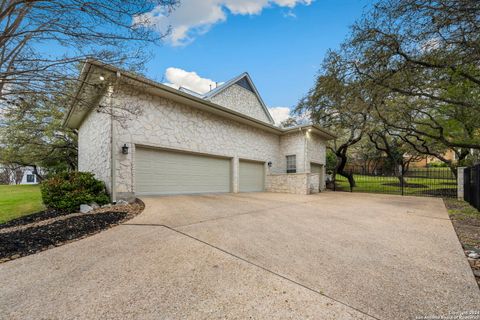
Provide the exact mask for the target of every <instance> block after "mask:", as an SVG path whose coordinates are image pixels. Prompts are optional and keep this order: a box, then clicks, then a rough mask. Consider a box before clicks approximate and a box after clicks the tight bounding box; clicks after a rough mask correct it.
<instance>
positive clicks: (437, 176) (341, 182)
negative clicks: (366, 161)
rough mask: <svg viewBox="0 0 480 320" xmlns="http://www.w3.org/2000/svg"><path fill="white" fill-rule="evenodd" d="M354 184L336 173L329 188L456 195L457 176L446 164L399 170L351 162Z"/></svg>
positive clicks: (353, 190) (403, 193)
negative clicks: (361, 165)
mask: <svg viewBox="0 0 480 320" xmlns="http://www.w3.org/2000/svg"><path fill="white" fill-rule="evenodd" d="M346 171H347V172H348V173H351V174H352V175H353V178H354V181H355V186H354V187H353V188H350V184H349V182H348V180H347V179H346V178H345V177H343V176H341V175H339V174H337V175H336V176H335V178H334V180H335V183H334V184H333V188H334V190H336V191H349V192H369V193H385V194H398V195H407V196H423V197H442V198H443V197H449V198H455V197H457V178H456V177H455V175H454V174H453V172H452V171H451V170H450V169H449V168H445V167H439V168H436V167H433V168H432V167H430V168H411V169H408V170H406V171H405V172H402V170H385V169H374V170H367V169H365V168H364V167H359V166H351V167H349V168H348V169H347V170H346Z"/></svg>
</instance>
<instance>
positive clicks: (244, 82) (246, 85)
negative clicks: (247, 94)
mask: <svg viewBox="0 0 480 320" xmlns="http://www.w3.org/2000/svg"><path fill="white" fill-rule="evenodd" d="M236 84H238V85H239V86H240V87H242V88H245V89H247V90H248V91H251V92H253V93H255V90H253V88H252V86H251V85H250V83H249V82H248V80H247V78H246V77H243V78H242V79H240V80H238V81H237V82H236Z"/></svg>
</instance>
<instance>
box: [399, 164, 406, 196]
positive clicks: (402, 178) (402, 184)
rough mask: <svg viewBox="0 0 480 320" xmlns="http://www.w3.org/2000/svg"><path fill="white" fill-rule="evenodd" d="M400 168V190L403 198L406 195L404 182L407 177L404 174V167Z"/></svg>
mask: <svg viewBox="0 0 480 320" xmlns="http://www.w3.org/2000/svg"><path fill="white" fill-rule="evenodd" d="M398 167H399V168H398V169H399V170H400V177H401V179H400V188H401V189H402V196H404V195H405V194H404V190H403V188H404V183H403V180H404V179H405V176H404V172H403V167H402V166H401V165H399V166H398Z"/></svg>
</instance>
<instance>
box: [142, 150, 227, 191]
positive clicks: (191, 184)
mask: <svg viewBox="0 0 480 320" xmlns="http://www.w3.org/2000/svg"><path fill="white" fill-rule="evenodd" d="M135 180H136V193H137V194H140V195H141V194H144V195H146V194H188V193H212V192H230V181H231V178H230V160H229V159H224V158H215V157H209V156H203V155H194V154H187V153H181V152H173V151H165V150H154V149H146V148H137V150H136V161H135Z"/></svg>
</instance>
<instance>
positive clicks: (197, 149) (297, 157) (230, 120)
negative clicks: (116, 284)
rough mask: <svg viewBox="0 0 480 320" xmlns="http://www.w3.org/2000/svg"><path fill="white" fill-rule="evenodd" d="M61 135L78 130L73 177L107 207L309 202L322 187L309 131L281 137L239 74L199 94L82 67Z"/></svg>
mask: <svg viewBox="0 0 480 320" xmlns="http://www.w3.org/2000/svg"><path fill="white" fill-rule="evenodd" d="M80 83H81V85H80V86H79V88H78V89H77V92H76V98H75V100H74V101H73V102H72V105H71V107H70V109H69V111H68V113H67V115H66V117H65V120H64V125H65V126H68V127H69V128H73V129H77V130H78V149H79V150H78V151H79V157H78V168H79V170H80V171H89V172H93V173H94V174H95V175H96V177H97V178H99V179H101V180H103V181H104V182H105V184H106V186H107V189H108V191H109V192H110V193H111V196H112V199H113V200H114V201H115V200H117V199H125V200H132V199H134V198H135V196H138V195H167V194H192V193H219V192H235V193H236V192H255V191H270V192H290V193H298V194H310V193H316V192H319V191H320V190H321V189H323V188H324V187H325V169H324V165H325V144H326V141H327V140H329V139H333V138H334V136H333V135H332V134H331V133H329V132H327V131H326V130H324V129H322V128H321V127H319V126H317V125H304V126H298V127H294V128H288V129H281V128H279V127H277V126H275V125H274V121H273V119H272V117H271V115H270V113H269V111H268V109H267V108H266V106H265V104H264V102H263V101H262V98H261V96H260V94H259V93H258V91H257V89H256V88H255V85H254V84H253V82H252V79H251V78H250V76H249V75H248V74H247V73H244V74H242V75H240V76H238V77H236V78H234V79H232V80H231V81H228V82H226V83H224V84H223V85H221V86H219V87H217V88H215V89H214V90H212V91H210V92H208V93H207V94H204V95H202V94H198V93H195V92H191V91H190V90H188V89H184V88H183V89H180V90H177V89H174V88H172V87H169V86H166V85H163V84H160V83H157V82H154V81H151V80H149V79H146V78H144V77H141V76H138V75H134V74H130V73H128V72H124V71H122V70H119V69H117V68H115V67H112V66H109V65H104V64H102V63H99V62H97V61H87V62H85V63H84V66H83V68H82V71H81V75H80Z"/></svg>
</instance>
